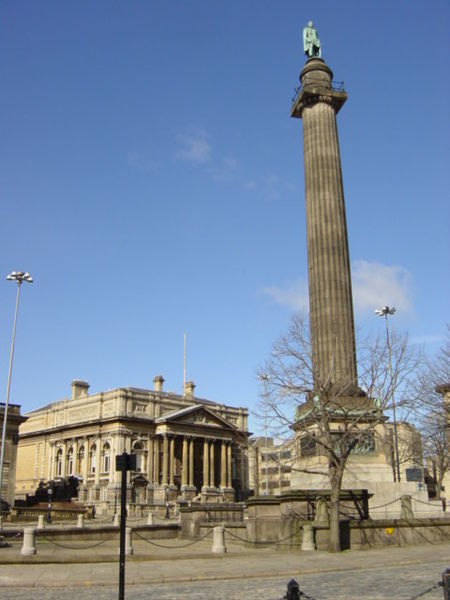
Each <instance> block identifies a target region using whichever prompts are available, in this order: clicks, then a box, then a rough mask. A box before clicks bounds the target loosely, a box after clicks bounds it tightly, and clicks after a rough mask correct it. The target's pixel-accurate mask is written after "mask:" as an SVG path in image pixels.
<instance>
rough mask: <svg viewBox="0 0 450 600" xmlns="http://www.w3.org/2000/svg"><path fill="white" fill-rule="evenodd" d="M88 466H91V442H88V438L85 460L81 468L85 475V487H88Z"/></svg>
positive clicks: (85, 442)
mask: <svg viewBox="0 0 450 600" xmlns="http://www.w3.org/2000/svg"><path fill="white" fill-rule="evenodd" d="M88 466H89V440H88V438H85V439H84V458H83V465H82V467H81V474H82V475H83V485H84V486H87V478H88Z"/></svg>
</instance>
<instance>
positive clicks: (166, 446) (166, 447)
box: [161, 435, 169, 485]
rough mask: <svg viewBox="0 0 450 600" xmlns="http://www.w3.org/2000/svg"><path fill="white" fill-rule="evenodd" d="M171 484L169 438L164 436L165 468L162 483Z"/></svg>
mask: <svg viewBox="0 0 450 600" xmlns="http://www.w3.org/2000/svg"><path fill="white" fill-rule="evenodd" d="M168 484H169V438H168V437H167V435H165V436H164V437H163V468H162V481H161V485H168Z"/></svg>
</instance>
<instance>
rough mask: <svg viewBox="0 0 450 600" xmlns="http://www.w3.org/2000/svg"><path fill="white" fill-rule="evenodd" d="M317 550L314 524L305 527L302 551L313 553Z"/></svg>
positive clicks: (306, 524) (307, 524)
mask: <svg viewBox="0 0 450 600" xmlns="http://www.w3.org/2000/svg"><path fill="white" fill-rule="evenodd" d="M315 549H316V546H315V544H314V527H313V525H312V523H305V524H304V525H303V541H302V551H304V552H305V551H306V552H311V551H313V550H315Z"/></svg>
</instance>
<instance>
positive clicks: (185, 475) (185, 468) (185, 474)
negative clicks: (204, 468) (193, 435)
mask: <svg viewBox="0 0 450 600" xmlns="http://www.w3.org/2000/svg"><path fill="white" fill-rule="evenodd" d="M188 472H189V458H188V440H187V438H186V437H184V438H183V468H182V471H181V485H184V486H186V485H187V484H188Z"/></svg>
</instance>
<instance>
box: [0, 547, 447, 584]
mask: <svg viewBox="0 0 450 600" xmlns="http://www.w3.org/2000/svg"><path fill="white" fill-rule="evenodd" d="M152 542H154V543H155V542H156V543H158V544H159V545H160V546H164V547H159V546H156V545H151V544H149V543H147V542H145V541H143V540H141V539H139V538H137V537H136V536H133V548H134V552H135V554H134V555H133V556H127V562H126V582H127V585H133V584H136V585H139V584H145V583H153V584H156V583H166V582H170V583H177V582H178V583H180V582H196V581H214V580H234V579H249V578H252V579H256V578H270V577H283V578H287V579H290V578H291V577H299V576H302V575H303V576H304V575H308V574H315V573H324V574H326V573H333V572H340V573H341V576H342V574H343V573H344V572H346V571H347V572H348V573H349V574H350V572H353V571H355V570H371V569H382V568H386V569H389V568H392V567H396V566H397V567H400V566H414V565H418V566H421V567H422V568H423V565H424V564H427V563H430V564H435V565H437V564H439V568H442V565H448V566H449V567H450V544H449V543H442V544H435V545H431V544H429V545H428V544H427V545H421V546H405V547H395V546H388V547H386V548H381V549H380V548H378V549H372V550H360V551H356V550H352V551H345V552H341V553H339V554H329V553H327V552H302V551H301V550H300V549H297V548H296V549H290V550H287V549H279V550H276V549H274V548H273V547H270V548H258V549H252V548H250V549H249V548H246V547H244V546H242V545H239V544H233V543H230V542H231V540H228V541H227V550H228V551H227V553H226V554H225V555H217V554H212V552H211V546H212V539H211V537H208V538H206V539H205V540H202V541H200V542H197V543H195V544H193V545H189V546H188V545H187V544H189V542H188V541H185V540H180V539H174V540H152ZM61 546H70V548H69V547H61ZM61 546H56V545H55V544H53V543H51V542H46V541H40V542H38V545H37V548H38V553H37V555H35V556H31V557H22V556H21V555H20V549H21V541H18V540H17V541H14V542H12V545H11V547H9V548H0V588H1V587H3V588H7V587H8V588H12V587H17V586H20V587H23V588H25V587H35V588H39V589H43V588H57V587H66V586H67V585H68V583H69V582H70V585H71V586H73V587H75V586H77V587H86V588H90V587H97V586H110V585H114V583H115V582H116V581H117V577H118V547H117V542H116V541H107V542H104V543H102V544H101V545H95V542H91V543H89V542H85V543H83V544H80V543H75V542H61ZM74 548H76V549H74ZM82 548H83V549H82ZM61 563H64V568H63V569H61V568H58V566H57V564H61Z"/></svg>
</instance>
